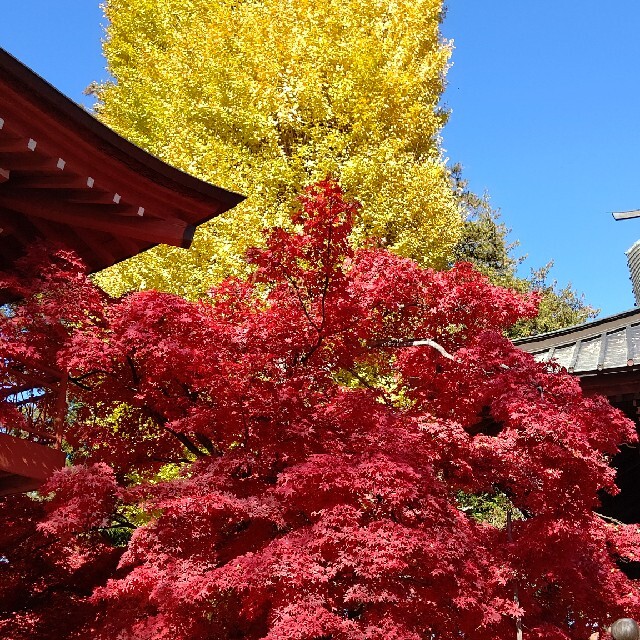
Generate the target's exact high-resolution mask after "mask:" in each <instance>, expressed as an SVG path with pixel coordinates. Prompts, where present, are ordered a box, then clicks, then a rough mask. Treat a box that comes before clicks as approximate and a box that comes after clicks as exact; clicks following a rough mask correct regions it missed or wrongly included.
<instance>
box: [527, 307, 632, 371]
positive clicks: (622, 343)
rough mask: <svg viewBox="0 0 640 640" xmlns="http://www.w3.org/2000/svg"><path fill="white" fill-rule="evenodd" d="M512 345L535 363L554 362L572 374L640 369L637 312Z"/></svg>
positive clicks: (534, 337) (621, 314)
mask: <svg viewBox="0 0 640 640" xmlns="http://www.w3.org/2000/svg"><path fill="white" fill-rule="evenodd" d="M514 344H515V345H516V346H517V347H518V348H519V349H522V350H523V351H527V352H529V353H531V354H533V355H534V357H535V358H536V360H538V361H542V362H548V361H549V360H555V361H556V362H558V363H559V364H560V365H561V366H562V367H565V368H566V369H567V370H568V371H569V372H571V373H579V374H585V373H593V372H597V371H609V370H614V369H621V368H627V367H632V366H634V365H640V309H633V310H631V311H625V312H624V313H620V314H617V315H615V316H609V317H607V318H602V319H600V320H596V321H594V322H589V323H586V324H581V325H578V326H576V327H570V328H568V329H561V330H559V331H553V332H550V333H545V334H542V335H539V336H533V337H531V338H524V339H520V340H515V341H514Z"/></svg>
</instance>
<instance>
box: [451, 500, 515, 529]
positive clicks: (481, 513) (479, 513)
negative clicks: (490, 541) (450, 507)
mask: <svg viewBox="0 0 640 640" xmlns="http://www.w3.org/2000/svg"><path fill="white" fill-rule="evenodd" d="M458 508H459V509H460V511H464V512H465V513H466V514H467V515H468V516H470V517H472V518H473V519H474V520H475V521H476V522H483V523H485V524H489V525H491V526H492V527H496V528H497V529H504V528H505V527H506V526H507V514H508V513H509V512H511V518H512V519H513V520H522V519H524V516H523V515H522V512H521V511H520V510H519V509H516V508H515V507H514V506H513V504H512V502H511V500H509V498H508V497H507V496H506V494H504V493H503V492H500V491H498V492H496V493H494V494H489V493H481V494H473V493H464V492H462V491H460V492H459V493H458Z"/></svg>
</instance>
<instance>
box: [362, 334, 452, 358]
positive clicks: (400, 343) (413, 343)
mask: <svg viewBox="0 0 640 640" xmlns="http://www.w3.org/2000/svg"><path fill="white" fill-rule="evenodd" d="M372 346H374V347H379V348H384V347H396V348H406V347H432V348H433V349H435V350H436V351H437V352H438V353H439V354H440V355H442V356H444V357H445V358H447V359H448V360H453V361H454V362H455V361H456V358H455V356H452V355H451V354H450V353H449V352H448V351H447V350H446V349H445V348H444V347H443V346H442V345H441V344H438V343H437V342H436V341H435V340H431V339H430V338H425V339H424V340H389V341H387V342H379V343H374V344H373V345H372Z"/></svg>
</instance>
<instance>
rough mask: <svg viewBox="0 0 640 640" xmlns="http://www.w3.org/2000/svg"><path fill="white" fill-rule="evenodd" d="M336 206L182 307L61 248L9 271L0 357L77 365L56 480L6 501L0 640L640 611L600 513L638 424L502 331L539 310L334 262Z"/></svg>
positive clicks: (423, 278)
mask: <svg viewBox="0 0 640 640" xmlns="http://www.w3.org/2000/svg"><path fill="white" fill-rule="evenodd" d="M355 207H356V205H354V204H353V203H348V202H345V201H344V199H343V197H342V194H341V192H340V190H339V188H338V187H337V186H336V185H335V184H333V183H330V182H329V183H322V184H320V185H316V186H315V187H313V188H311V189H310V190H309V191H308V192H307V193H306V194H305V196H304V198H303V209H302V211H301V213H300V215H299V217H298V219H297V220H296V221H295V222H296V224H297V232H295V233H285V232H284V231H281V230H275V231H274V232H273V233H271V234H270V236H269V238H268V241H267V247H266V249H263V250H254V251H253V252H252V253H251V254H250V256H249V259H250V261H251V262H252V263H253V264H254V265H255V267H256V271H255V276H254V278H253V280H252V281H251V282H241V281H236V280H229V281H227V282H225V283H223V284H222V285H220V286H219V287H218V288H216V289H215V290H213V291H212V292H211V298H210V299H209V300H208V301H205V302H202V303H199V304H192V303H189V302H186V301H185V300H182V299H180V298H178V297H176V296H172V295H169V294H161V293H156V292H144V293H135V294H131V295H129V296H126V297H125V298H123V299H121V300H117V301H112V300H108V299H106V298H105V297H104V296H102V295H101V294H100V292H99V291H97V290H96V289H95V288H93V287H92V285H91V283H90V282H89V281H87V280H86V278H85V277H84V276H83V275H82V273H81V272H79V271H78V268H77V265H76V264H74V261H73V257H72V256H70V255H68V254H62V253H58V254H57V255H56V256H53V257H52V258H51V259H50V260H49V262H48V263H43V262H37V261H29V260H26V261H23V262H22V263H21V267H22V272H21V273H20V274H19V275H17V276H12V277H9V278H7V279H6V283H5V284H6V285H7V286H8V287H10V288H11V289H13V290H15V291H16V294H19V295H20V296H21V297H22V298H23V299H24V303H23V304H22V305H20V306H17V307H16V310H15V313H14V314H13V315H12V316H10V317H6V318H4V319H2V324H1V325H0V352H1V353H2V357H1V358H0V366H10V365H11V363H15V361H16V360H18V359H19V358H21V357H23V356H24V354H25V353H29V354H30V357H31V358H32V359H40V360H41V361H48V362H53V363H55V364H56V366H57V367H58V368H59V369H60V370H63V371H68V372H69V376H70V378H69V382H70V387H69V389H70V398H71V400H72V402H71V405H70V411H69V414H68V416H67V420H66V421H65V423H64V425H63V438H64V441H65V443H66V446H67V447H68V451H69V453H70V455H71V456H72V458H73V461H74V463H75V466H73V467H70V468H67V469H65V470H63V471H60V472H57V473H56V474H55V475H54V477H53V478H52V479H51V481H50V482H49V483H48V485H47V486H46V487H45V489H44V495H45V496H46V499H45V500H35V501H34V500H30V499H29V498H28V497H26V496H20V497H14V498H6V499H5V500H4V503H3V504H2V509H1V511H0V518H1V519H2V522H0V559H1V561H0V578H1V579H0V635H3V637H6V638H10V639H11V640H18V639H20V640H22V639H25V640H26V639H27V638H29V640H33V639H34V638H35V639H44V638H56V639H58V638H61V637H65V638H96V639H98V640H99V639H104V640H107V639H108V640H114V639H115V638H119V639H123V640H124V639H133V638H135V639H137V640H141V639H149V640H151V639H159V638H172V639H174V640H205V639H210V638H220V639H227V638H228V639H233V638H238V639H239V638H248V639H256V640H257V639H258V638H265V639H269V640H285V639H286V640H293V639H299V640H320V639H322V640H343V639H348V640H364V639H367V640H382V639H385V640H388V639H393V640H424V639H425V638H429V639H432V638H433V639H436V638H437V639H438V640H460V639H461V638H478V637H487V638H489V637H491V638H508V637H515V630H516V624H517V623H521V624H522V626H523V628H524V630H525V637H526V638H527V640H534V639H542V638H546V639H549V640H551V639H554V640H558V639H562V638H565V639H567V638H576V639H577V638H580V639H584V638H586V637H588V636H589V633H590V631H591V629H592V626H593V625H596V624H603V623H605V622H607V621H610V620H611V619H615V618H617V617H620V616H622V615H625V614H626V615H631V616H637V615H638V614H639V613H640V606H639V604H640V601H639V599H638V589H637V586H636V584H635V583H634V582H633V581H630V580H629V579H627V578H626V577H625V575H624V574H623V573H622V572H621V571H620V570H619V568H618V566H617V563H618V562H622V561H624V560H625V559H633V558H635V557H637V555H636V554H637V553H638V551H639V548H638V534H637V530H636V528H635V527H631V526H624V525H614V524H611V523H609V522H606V521H604V520H603V519H602V518H600V517H599V516H597V515H596V514H595V513H594V511H593V510H594V507H596V506H597V505H598V492H599V491H600V490H603V489H604V490H610V491H615V485H614V482H613V471H612V469H611V468H610V467H609V466H608V458H609V456H611V455H613V454H614V453H615V452H616V451H617V444H618V443H619V442H623V441H625V440H626V441H630V440H633V439H634V438H635V434H634V430H633V425H632V424H631V423H630V422H629V421H628V420H626V419H625V418H624V417H623V416H622V415H621V414H620V413H619V412H618V411H616V410H614V409H612V408H611V407H610V406H609V405H608V403H607V402H606V401H605V400H604V399H602V398H598V397H592V398H585V397H584V396H583V394H582V392H581V390H580V386H579V383H578V381H577V380H575V379H573V378H571V377H570V376H568V375H564V374H562V373H558V372H556V371H555V370H554V369H553V367H550V366H548V365H544V364H540V363H536V362H535V361H534V360H533V358H532V357H531V356H530V355H529V354H526V353H523V352H521V351H518V350H516V349H515V348H514V347H513V346H512V345H511V343H510V342H509V341H508V340H506V339H505V338H504V337H503V335H502V333H501V332H502V330H504V329H505V328H506V327H508V326H510V325H511V324H512V323H513V322H515V321H516V320H517V319H518V318H519V317H522V316H529V315H531V314H533V313H535V306H536V300H535V299H533V298H528V297H523V296H519V295H517V294H515V293H514V292H511V291H507V290H504V289H501V288H498V287H494V286H492V285H490V284H489V283H488V281H487V280H486V279H485V278H484V277H483V276H481V275H479V274H478V273H476V272H474V271H473V269H472V268H471V266H470V265H467V264H461V265H458V266H456V267H455V268H453V269H451V270H450V271H448V272H445V273H436V272H433V271H430V270H423V269H420V268H418V267H417V266H416V264H415V263H413V262H412V261H410V260H407V259H403V258H399V257H397V256H394V255H392V254H390V253H387V252H386V251H383V250H378V249H369V250H360V251H354V250H353V249H352V248H351V247H350V245H349V243H348V236H349V232H350V229H351V219H352V217H353V214H354V211H355ZM78 300H81V301H82V304H81V305H79V304H78ZM0 411H1V412H2V413H1V414H0V421H2V420H4V419H6V420H9V419H18V418H19V416H18V415H17V414H16V411H15V407H12V406H11V403H8V402H4V403H0ZM473 504H484V505H487V504H489V505H491V504H498V505H502V507H501V508H502V509H503V510H504V511H506V512H508V513H510V514H511V516H512V518H513V523H512V527H511V530H510V531H507V529H506V528H505V527H504V526H503V525H504V522H502V525H501V523H500V522H499V521H496V522H493V523H490V522H487V521H486V519H485V520H483V518H482V517H480V516H481V514H478V513H474V510H473V509H474V508H473V507H472V505H473ZM504 511H503V514H504ZM61 612H62V613H63V614H64V615H61Z"/></svg>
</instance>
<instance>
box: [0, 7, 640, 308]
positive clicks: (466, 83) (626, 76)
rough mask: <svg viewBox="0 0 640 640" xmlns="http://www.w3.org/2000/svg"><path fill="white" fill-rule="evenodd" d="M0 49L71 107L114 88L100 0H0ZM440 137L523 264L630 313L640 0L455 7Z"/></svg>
mask: <svg viewBox="0 0 640 640" xmlns="http://www.w3.org/2000/svg"><path fill="white" fill-rule="evenodd" d="M3 4H4V5H6V6H3V8H2V14H1V16H0V46H2V47H3V48H5V49H6V50H8V51H9V52H10V53H12V54H13V55H14V56H16V57H17V58H19V59H20V60H22V62H24V63H25V64H27V65H28V66H30V67H31V68H32V69H34V70H35V71H36V72H38V73H39V74H40V75H42V76H43V77H44V78H45V79H47V80H48V81H49V82H51V83H52V84H54V85H55V86H56V87H58V88H59V89H60V90H61V91H62V92H63V93H66V94H67V95H68V96H70V97H71V98H72V99H74V100H76V101H78V102H84V104H87V105H89V106H90V104H91V100H90V99H87V98H85V97H84V96H83V95H82V91H83V89H84V88H85V87H86V86H87V85H88V84H89V83H90V82H92V81H94V80H104V79H105V78H106V77H107V74H106V71H105V69H104V67H105V63H104V60H103V59H102V57H101V52H100V40H101V38H102V37H103V30H102V27H101V25H102V24H103V23H104V18H103V16H102V12H101V10H100V8H99V2H98V0H57V1H56V2H51V0H46V1H45V0H22V2H13V3H9V2H5V3H3ZM448 4H449V12H448V16H447V19H446V22H445V24H444V34H445V36H446V37H447V38H451V39H453V40H454V41H455V51H454V55H453V67H452V69H451V71H450V73H449V87H448V89H447V92H446V94H445V98H444V101H445V103H446V104H447V105H448V106H449V107H450V108H451V109H452V111H453V112H452V115H451V119H450V121H449V124H448V125H447V127H446V129H445V131H444V134H443V137H444V146H445V148H446V149H447V156H448V157H449V158H450V160H451V162H461V163H462V164H463V165H464V167H465V175H466V177H467V178H468V179H469V181H470V184H471V187H472V188H473V189H474V190H475V191H477V192H483V191H485V190H486V191H488V192H489V194H490V195H491V200H492V203H493V205H494V206H495V207H498V208H500V209H501V210H502V215H503V219H504V221H505V222H506V224H507V225H508V226H509V227H510V228H512V229H513V232H512V236H511V237H512V239H513V240H519V241H520V251H521V253H523V254H527V255H528V260H527V262H526V263H525V265H524V267H523V272H526V271H527V270H528V269H529V268H530V267H535V266H540V265H542V264H544V263H546V262H547V261H548V260H550V259H554V260H555V263H556V266H555V268H554V271H553V275H554V277H555V278H557V279H558V280H559V282H560V283H562V284H564V283H566V282H568V281H571V282H572V283H573V285H574V286H575V288H576V289H577V290H579V291H583V292H584V293H585V294H586V298H587V300H588V301H589V302H590V303H591V304H593V305H594V306H597V307H601V308H602V312H603V314H605V315H606V314H610V313H616V312H618V311H622V310H625V309H628V308H631V307H632V306H633V296H632V293H631V285H630V282H629V279H628V275H627V267H626V259H625V255H624V251H625V250H626V249H627V248H628V247H629V246H630V245H631V244H632V243H633V242H634V241H635V240H637V239H638V238H640V219H637V220H628V221H624V222H614V220H613V218H612V217H611V211H614V210H626V209H635V208H640V81H639V78H638V65H639V63H640V37H638V33H639V32H640V28H639V27H640V3H638V2H637V0H618V1H617V2H615V3H611V5H610V7H609V8H607V7H605V6H604V4H603V3H602V1H601V0H582V1H581V2H576V0H536V2H517V1H514V0H450V1H449V3H448Z"/></svg>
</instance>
